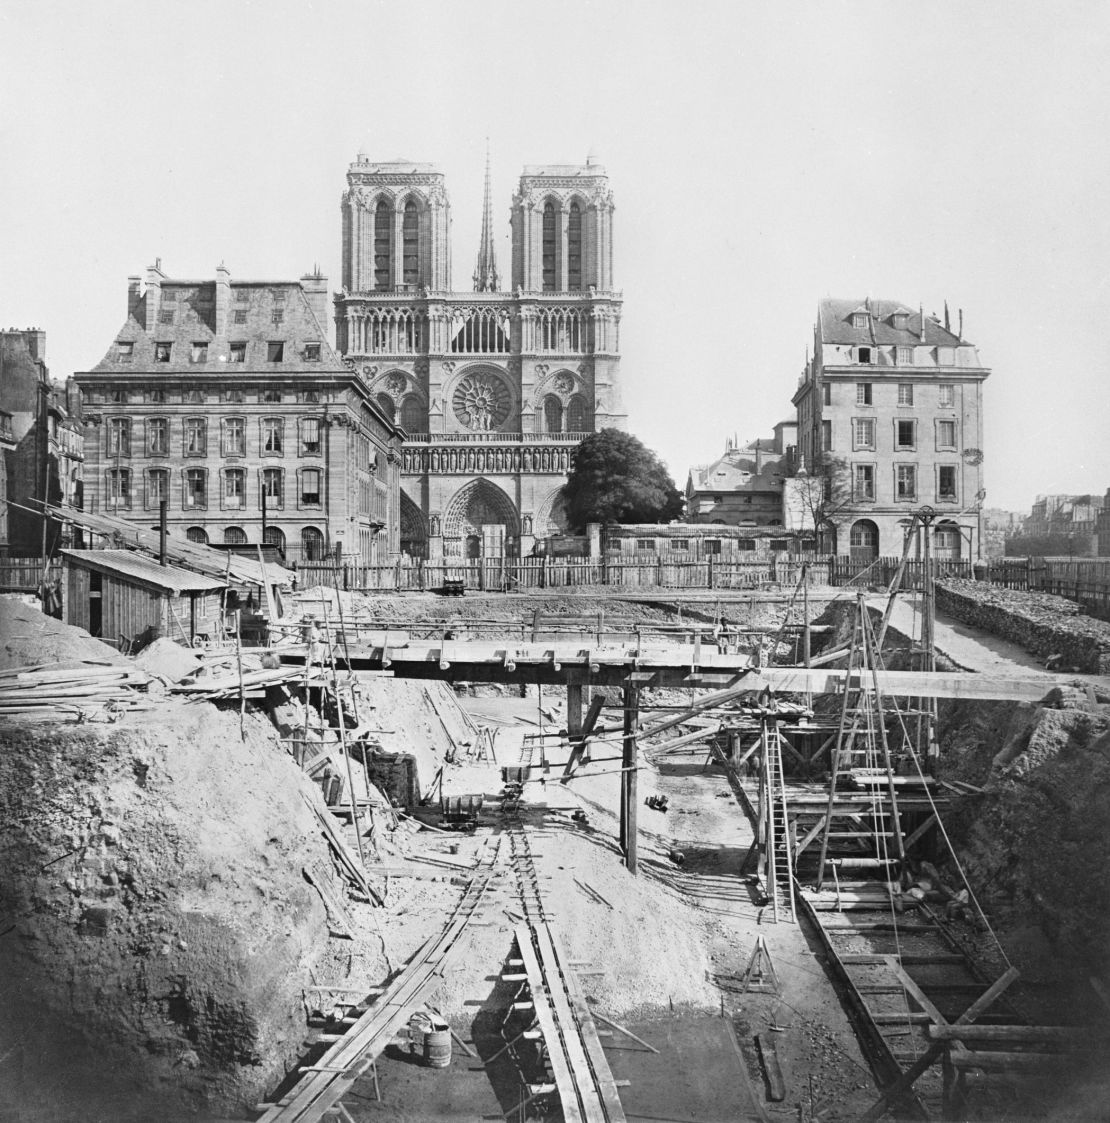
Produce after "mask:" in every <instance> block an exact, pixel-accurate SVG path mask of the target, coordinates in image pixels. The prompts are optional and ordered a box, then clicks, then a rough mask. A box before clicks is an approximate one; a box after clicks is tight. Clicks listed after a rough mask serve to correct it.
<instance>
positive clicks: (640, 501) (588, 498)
mask: <svg viewBox="0 0 1110 1123" xmlns="http://www.w3.org/2000/svg"><path fill="white" fill-rule="evenodd" d="M564 495H565V497H566V498H565V502H566V510H567V515H568V517H569V521H570V525H571V529H572V530H574V531H575V532H576V533H579V534H580V533H582V531H583V530H585V528H586V523H589V522H600V523H663V522H670V521H671V520H672V519H676V518H678V517H679V516H680V515H681V514H682V496H681V495H680V494H679V491H678V488H677V487H675V483H674V480H672V479H671V475H670V473H669V472H668V471H667V468H666V465H665V464H664V463H663V461H662V460H660V459H659V457H658V456H657V455H656V454H655V453H654V452H652V451H651V449H649V448H647V447H645V445H644V443H643V442H642V441H641V440H639V439H638V438H637V437H634V436H632V434H631V433H622V432H621V431H620V430H619V429H602V430H601V431H600V432H597V433H591V434H590V436H588V437H586V439H585V440H583V441H582V443H581V444H580V445H579V446H578V448H577V449H576V450H575V453H574V465H573V467H572V468H571V470H570V472H569V473H568V475H567V484H566V488H565V490H564Z"/></svg>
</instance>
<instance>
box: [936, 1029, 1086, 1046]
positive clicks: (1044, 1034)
mask: <svg viewBox="0 0 1110 1123" xmlns="http://www.w3.org/2000/svg"><path fill="white" fill-rule="evenodd" d="M929 1036H930V1037H932V1038H935V1039H936V1040H938V1041H953V1040H957V1039H959V1040H963V1041H1044V1042H1049V1041H1059V1042H1075V1041H1091V1042H1094V1043H1097V1042H1098V1041H1099V1040H1100V1039H1101V1040H1103V1041H1105V1039H1106V1031H1105V1030H1102V1031H1101V1032H1100V1031H1099V1030H1098V1029H1097V1028H1094V1027H1091V1026H991V1025H987V1026H984V1025H978V1026H950V1025H932V1026H930V1027H929Z"/></svg>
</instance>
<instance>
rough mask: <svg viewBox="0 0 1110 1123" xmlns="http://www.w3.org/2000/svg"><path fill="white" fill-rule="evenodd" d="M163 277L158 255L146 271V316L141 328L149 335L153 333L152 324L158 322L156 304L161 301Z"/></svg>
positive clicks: (160, 260) (164, 277) (164, 275)
mask: <svg viewBox="0 0 1110 1123" xmlns="http://www.w3.org/2000/svg"><path fill="white" fill-rule="evenodd" d="M165 279H166V274H165V273H163V272H162V259H161V258H160V257H159V258H157V259H156V260H155V263H154V264H153V265H152V266H150V268H149V269H147V271H146V316H145V317H144V319H145V322H144V324H143V328H144V329H145V330H146V332H147V333H148V334H149V335H153V334H154V325H155V324H157V323H158V306H159V305H160V304H161V303H162V282H163V281H164V280H165Z"/></svg>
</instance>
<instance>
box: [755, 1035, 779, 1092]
mask: <svg viewBox="0 0 1110 1123" xmlns="http://www.w3.org/2000/svg"><path fill="white" fill-rule="evenodd" d="M755 1046H756V1048H757V1049H758V1050H759V1059H760V1061H761V1062H762V1063H763V1071H764V1073H765V1074H766V1076H767V1098H768V1099H769V1100H771V1102H772V1103H781V1102H782V1101H783V1100H784V1099H786V1080H785V1078H784V1077H783V1075H782V1066H781V1065H780V1064H779V1055H778V1052H777V1050H776V1049H775V1042H774V1039H773V1038H771V1037H769V1036H768V1035H767V1034H765V1033H757V1034H756V1035H755Z"/></svg>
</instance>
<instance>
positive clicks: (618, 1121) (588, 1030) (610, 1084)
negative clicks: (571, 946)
mask: <svg viewBox="0 0 1110 1123" xmlns="http://www.w3.org/2000/svg"><path fill="white" fill-rule="evenodd" d="M545 928H546V931H547V935H548V938H549V939H550V941H551V947H552V951H553V952H554V954H555V961H556V964H557V965H558V968H559V972H560V974H561V975H562V978H563V984H564V986H565V987H566V989H567V997H568V998H569V1000H570V1006H571V1010H572V1011H573V1013H574V1018H575V1020H576V1021H577V1023H578V1029H579V1032H580V1033H581V1034H582V1043H583V1045H584V1046H585V1049H586V1056H587V1059H588V1060H589V1064H590V1068H591V1069H592V1070H593V1079H594V1083H595V1085H596V1087H597V1090H598V1093H599V1095H600V1097H601V1102H602V1105H603V1107H604V1108H605V1112H606V1114H605V1118H606V1120H607V1121H608V1123H625V1114H624V1107H623V1106H622V1104H621V1101H620V1096H619V1094H618V1093H617V1085H616V1081H615V1080H614V1079H613V1073H612V1072H611V1071H610V1069H609V1061H608V1060H607V1058H606V1056H605V1050H604V1048H602V1045H601V1037H600V1031H599V1030H598V1028H597V1026H595V1025H594V1019H593V1015H592V1013H591V1011H590V1008H589V1006H588V1005H587V1004H586V996H585V995H584V994H583V993H582V988H581V987H580V986H579V985H578V979H577V977H576V976H575V974H574V971H573V970H572V969H571V968H570V967H569V960H567V958H566V956H565V955H564V954H563V949H562V947H561V945H560V944H559V941H558V940H557V939H556V938H555V933H554V932H553V931H552V930H551V926H550V925H545Z"/></svg>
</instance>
